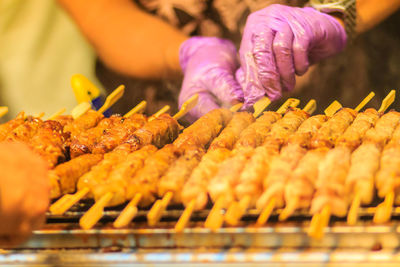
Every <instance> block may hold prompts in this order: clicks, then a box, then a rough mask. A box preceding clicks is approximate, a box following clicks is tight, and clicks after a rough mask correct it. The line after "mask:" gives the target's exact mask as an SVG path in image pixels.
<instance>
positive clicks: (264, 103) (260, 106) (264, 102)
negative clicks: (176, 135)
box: [147, 97, 293, 229]
mask: <svg viewBox="0 0 400 267" xmlns="http://www.w3.org/2000/svg"><path fill="white" fill-rule="evenodd" d="M290 101H291V102H290V103H292V102H293V100H290ZM196 102H197V98H196ZM269 104H271V100H269V99H268V98H267V97H263V98H261V99H260V100H258V101H257V102H256V103H255V104H254V113H253V116H254V117H258V115H260V114H261V113H262V112H263V111H264V110H265V109H266V108H267V107H268V105H269ZM242 105H243V104H242V103H239V104H236V105H234V106H233V107H231V109H230V110H231V111H232V112H236V111H237V110H239V109H240V108H241V107H242ZM188 107H189V108H190V109H191V108H193V107H194V105H193V104H192V106H188ZM183 108H184V105H182V109H183ZM182 109H181V110H182ZM178 114H179V112H178V113H177V114H176V115H175V116H177V115H178ZM185 114H186V113H183V115H182V114H180V115H181V116H184V115H185ZM175 116H174V117H175ZM168 193H170V194H171V195H168V198H170V199H172V196H173V195H172V192H168ZM168 193H167V194H168ZM166 196H167V195H165V196H164V198H165V197H166ZM164 198H163V199H164ZM168 204H169V203H168V202H167V205H159V204H157V205H153V207H152V208H151V209H150V211H149V213H148V214H147V215H148V217H147V218H148V221H149V225H151V226H152V225H155V224H156V223H157V222H158V220H159V219H160V218H161V216H162V213H163V212H164V211H165V209H166V208H167V206H168ZM192 206H193V207H194V204H193V205H192ZM193 207H191V208H190V209H185V211H184V212H183V213H182V215H183V214H185V217H184V218H182V219H180V226H179V227H183V228H184V226H185V225H186V224H187V223H188V222H189V219H190V217H191V214H192V212H193ZM190 210H191V211H190ZM183 228H182V229H183Z"/></svg>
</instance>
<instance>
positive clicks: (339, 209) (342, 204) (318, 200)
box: [310, 146, 351, 217]
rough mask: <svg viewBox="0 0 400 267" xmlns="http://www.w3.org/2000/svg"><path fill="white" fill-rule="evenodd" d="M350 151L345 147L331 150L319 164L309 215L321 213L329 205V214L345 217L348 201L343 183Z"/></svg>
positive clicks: (348, 163)
mask: <svg viewBox="0 0 400 267" xmlns="http://www.w3.org/2000/svg"><path fill="white" fill-rule="evenodd" d="M350 156H351V151H350V149H349V148H348V147H347V146H340V147H335V148H334V149H331V150H329V151H328V153H327V154H326V156H325V158H324V159H323V160H322V162H321V163H320V164H319V167H318V178H317V180H316V183H315V186H316V191H315V195H314V198H313V200H312V202H311V210H310V211H311V213H312V214H315V213H318V212H321V211H322V209H323V208H324V207H325V206H326V205H329V207H330V208H331V213H332V214H333V215H335V216H338V217H343V216H346V214H347V209H348V205H349V200H348V199H347V197H348V196H347V195H346V188H345V182H346V177H347V173H348V170H349V168H350Z"/></svg>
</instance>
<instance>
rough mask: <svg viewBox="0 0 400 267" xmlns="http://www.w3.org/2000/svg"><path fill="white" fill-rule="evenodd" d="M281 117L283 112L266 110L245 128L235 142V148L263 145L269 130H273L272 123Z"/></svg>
mask: <svg viewBox="0 0 400 267" xmlns="http://www.w3.org/2000/svg"><path fill="white" fill-rule="evenodd" d="M280 118H281V114H279V113H276V112H273V111H266V112H264V113H263V115H261V116H260V117H259V118H257V120H256V121H255V122H254V123H252V124H250V126H249V127H247V128H246V129H244V130H243V131H242V133H241V134H240V136H239V140H238V141H237V142H236V144H235V147H234V148H235V149H240V148H241V147H257V146H259V145H261V144H262V143H263V142H264V140H265V137H266V136H267V135H268V132H269V131H270V130H271V126H272V124H274V123H275V122H276V121H278V120H279V119H280Z"/></svg>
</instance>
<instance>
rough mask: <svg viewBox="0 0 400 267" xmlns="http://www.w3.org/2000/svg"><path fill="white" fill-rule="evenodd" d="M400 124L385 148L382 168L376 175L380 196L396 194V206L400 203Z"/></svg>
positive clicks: (381, 161) (381, 162) (381, 163)
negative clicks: (390, 193) (392, 192)
mask: <svg viewBox="0 0 400 267" xmlns="http://www.w3.org/2000/svg"><path fill="white" fill-rule="evenodd" d="M399 144H400V124H398V125H397V126H396V128H395V129H394V132H393V135H392V138H391V139H390V141H389V143H388V144H387V145H386V146H385V147H384V149H383V152H382V156H381V159H380V168H379V171H378V172H377V174H376V187H377V189H378V196H379V197H381V198H383V197H385V196H386V195H387V194H388V193H389V192H391V191H394V193H395V204H398V203H399V202H400V196H399V195H400V194H399V193H400V146H399Z"/></svg>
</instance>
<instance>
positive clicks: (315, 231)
mask: <svg viewBox="0 0 400 267" xmlns="http://www.w3.org/2000/svg"><path fill="white" fill-rule="evenodd" d="M330 217H331V207H330V205H325V207H324V208H323V209H322V211H321V213H319V214H316V215H314V216H313V218H312V220H311V224H310V228H309V231H308V235H309V236H310V237H313V238H315V239H321V238H322V237H323V236H324V229H325V227H326V226H328V224H329V220H330Z"/></svg>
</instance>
